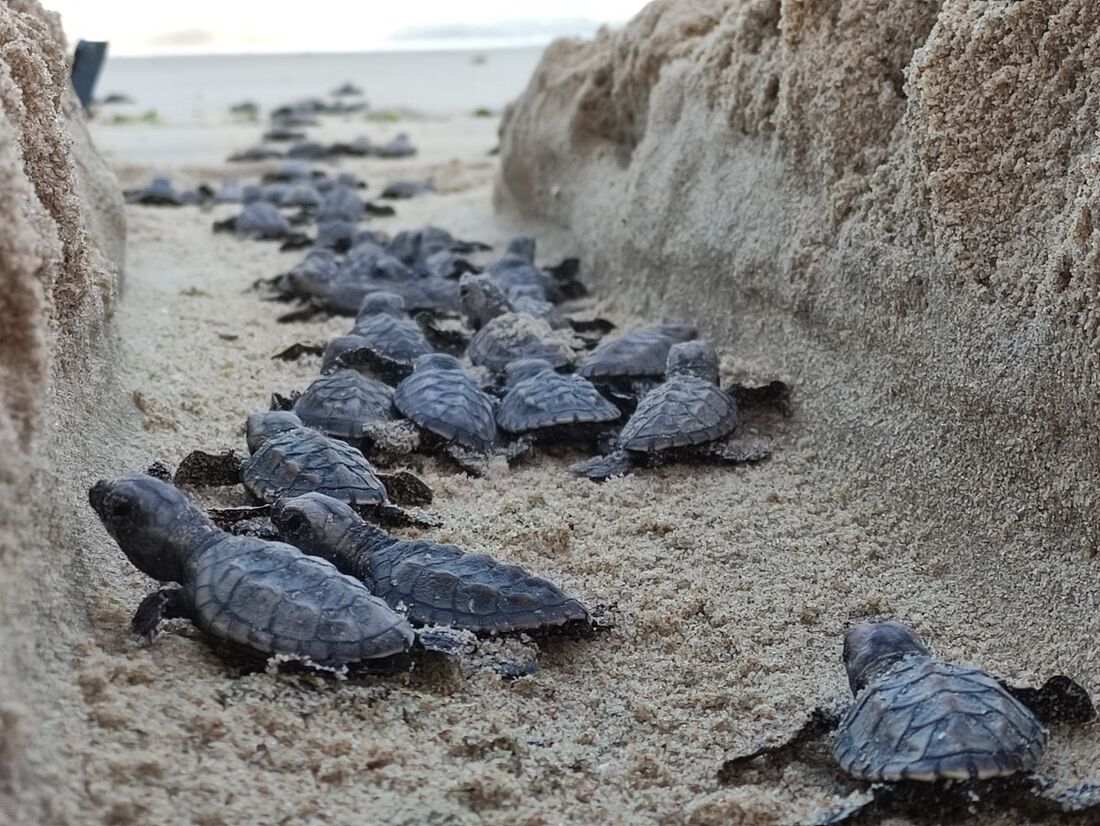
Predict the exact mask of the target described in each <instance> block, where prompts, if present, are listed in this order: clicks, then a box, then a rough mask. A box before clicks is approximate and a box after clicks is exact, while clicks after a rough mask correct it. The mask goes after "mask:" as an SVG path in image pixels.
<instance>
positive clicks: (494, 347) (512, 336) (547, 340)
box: [466, 313, 583, 373]
mask: <svg viewBox="0 0 1100 826" xmlns="http://www.w3.org/2000/svg"><path fill="white" fill-rule="evenodd" d="M581 349H583V345H581V343H580V342H579V341H577V340H576V339H574V338H573V335H572V333H570V332H569V331H568V330H555V329H554V328H552V327H551V326H550V325H549V324H548V323H547V322H546V321H544V320H543V319H541V318H536V317H534V316H532V315H528V314H527V313H504V315H499V316H497V317H496V318H494V319H492V320H491V321H490V322H489V323H488V324H486V325H485V326H484V327H482V328H481V329H480V330H478V331H477V332H476V333H474V334H473V335H472V336H471V337H470V344H469V347H468V348H467V351H466V354H467V355H468V356H469V358H470V361H471V362H472V363H473V364H475V365H476V366H478V367H484V368H486V369H488V370H492V371H493V372H495V373H501V372H503V371H504V369H505V368H506V367H507V366H508V365H509V364H511V363H512V362H514V361H519V360H521V359H543V360H544V361H548V362H550V364H551V366H553V367H554V368H558V367H566V366H568V365H571V364H572V363H573V362H574V361H575V360H576V357H577V352H578V351H579V350H581Z"/></svg>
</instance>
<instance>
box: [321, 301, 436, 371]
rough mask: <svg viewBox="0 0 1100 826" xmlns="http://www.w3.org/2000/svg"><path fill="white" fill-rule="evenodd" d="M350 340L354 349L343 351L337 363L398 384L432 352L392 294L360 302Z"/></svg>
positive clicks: (414, 323)
mask: <svg viewBox="0 0 1100 826" xmlns="http://www.w3.org/2000/svg"><path fill="white" fill-rule="evenodd" d="M350 337H352V338H354V339H356V344H357V346H356V349H354V350H345V351H344V352H343V353H342V354H341V356H340V362H341V363H343V364H346V365H347V366H349V367H354V368H359V367H361V366H364V365H365V366H367V367H369V368H370V369H371V370H373V371H374V372H376V373H377V374H378V375H380V376H381V377H382V378H383V379H385V380H386V381H390V382H394V383H396V382H399V381H401V380H402V379H404V378H405V377H406V376H408V375H409V374H410V373H411V372H412V371H413V365H414V364H415V363H416V360H417V359H418V358H420V357H421V356H424V355H427V354H429V353H431V352H432V347H431V345H430V344H428V340H427V339H426V338H425V337H424V333H423V331H421V329H420V327H419V325H417V323H416V322H415V321H413V320H412V319H411V318H409V317H408V315H407V314H406V313H405V301H404V299H403V298H401V296H399V295H396V294H394V293H388V292H381V293H373V294H371V295H368V296H367V297H366V298H364V299H363V304H362V306H361V307H360V308H359V314H358V316H356V319H355V326H354V327H352V329H351V334H350Z"/></svg>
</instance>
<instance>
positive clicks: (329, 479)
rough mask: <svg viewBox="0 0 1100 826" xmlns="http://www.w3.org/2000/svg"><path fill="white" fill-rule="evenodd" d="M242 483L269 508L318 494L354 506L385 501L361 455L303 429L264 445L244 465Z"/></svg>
mask: <svg viewBox="0 0 1100 826" xmlns="http://www.w3.org/2000/svg"><path fill="white" fill-rule="evenodd" d="M241 479H242V481H243V482H244V485H245V487H246V488H248V489H249V490H250V491H251V492H252V493H253V494H254V495H256V496H257V497H259V498H260V499H263V500H264V501H265V502H274V501H275V500H276V499H278V498H279V497H281V496H300V495H301V494H303V493H312V492H314V491H316V492H317V493H324V494H326V495H328V496H331V497H332V498H333V499H339V500H340V501H341V502H347V503H348V504H351V505H379V504H382V503H383V502H385V501H386V488H385V487H384V486H383V485H382V483H381V482H380V481H379V480H378V477H377V476H375V475H374V468H372V467H371V466H370V463H369V462H368V461H367V460H366V458H365V457H364V456H363V454H362V453H360V452H359V451H358V450H356V449H355V448H353V447H351V446H350V445H348V444H345V443H344V442H340V441H337V440H336V439H330V438H329V437H328V436H325V435H324V434H322V433H318V432H317V431H316V430H310V429H309V428H305V427H296V428H294V429H292V430H288V431H286V432H285V433H281V434H279V435H277V436H274V437H273V438H271V439H268V440H267V441H265V442H264V443H263V444H261V445H260V446H259V447H258V448H257V449H256V452H255V453H253V454H252V455H251V456H250V457H248V459H246V460H245V462H244V465H243V466H242V467H241Z"/></svg>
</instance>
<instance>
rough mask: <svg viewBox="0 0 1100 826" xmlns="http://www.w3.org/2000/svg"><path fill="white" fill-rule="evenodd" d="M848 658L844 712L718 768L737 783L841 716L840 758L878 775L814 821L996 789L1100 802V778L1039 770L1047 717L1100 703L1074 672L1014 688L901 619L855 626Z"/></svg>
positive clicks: (973, 797)
mask: <svg viewBox="0 0 1100 826" xmlns="http://www.w3.org/2000/svg"><path fill="white" fill-rule="evenodd" d="M843 658H844V667H845V669H846V670H847V672H848V683H849V685H850V686H851V689H852V694H853V695H854V696H855V702H854V703H853V704H852V705H851V706H849V707H848V709H847V710H846V711H845V712H844V714H843V715H842V716H838V715H836V714H834V713H832V712H830V711H828V710H825V709H818V710H817V711H816V712H815V713H814V714H813V715H812V717H811V720H810V721H809V722H808V723H807V724H806V725H804V726H803V728H802V729H801V730H800V731H799V732H798V733H797V734H796V735H795V736H794V737H793V738H792V739H791V740H790V741H789V742H787V743H784V744H781V745H779V746H769V747H765V748H762V749H758V750H757V751H754V752H753V753H751V754H747V755H742V756H738V757H734V758H732V759H730V760H727V761H726V763H725V764H724V766H723V768H722V771H721V772H720V779H722V780H723V781H725V782H734V781H735V780H736V775H737V773H738V772H739V771H740V770H741V769H743V768H745V767H746V766H747V765H748V764H749V763H750V762H752V761H754V760H757V759H758V758H761V757H764V756H771V757H775V756H779V755H783V754H786V753H788V752H792V751H793V750H794V749H795V748H796V747H797V746H798V745H799V744H801V743H802V742H804V741H806V740H810V739H813V738H816V737H819V736H821V735H822V734H824V733H826V732H827V731H829V730H830V729H832V728H834V727H835V728H836V733H835V735H834V736H833V738H832V741H831V744H830V751H831V754H832V757H833V759H834V760H836V762H837V764H838V765H839V766H840V768H841V769H842V770H843V771H844V772H845V773H847V774H848V775H850V776H851V777H854V778H856V779H858V780H862V781H867V782H869V783H870V784H871V785H870V786H869V788H868V789H867V790H866V792H864V793H862V794H855V795H852V796H850V797H849V799H848V800H846V801H845V802H844V803H843V804H841V805H840V806H838V807H836V808H834V809H831V810H829V811H827V812H823V813H821V814H820V815H819V816H818V817H817V818H816V819H815V820H814V821H813V822H814V823H816V824H836V823H843V822H845V821H848V820H850V819H853V818H855V817H856V816H867V815H870V814H872V813H877V814H879V815H882V814H885V813H886V810H888V809H897V808H901V807H904V806H905V805H906V804H909V805H919V806H920V807H921V808H922V809H925V810H927V808H928V806H929V803H930V802H935V803H936V804H938V807H939V811H940V813H941V816H945V815H946V813H947V811H948V810H949V809H951V808H954V807H956V806H959V807H961V808H962V809H963V810H964V811H973V806H974V804H975V803H977V802H979V801H982V800H985V799H993V798H996V797H1004V798H1009V799H1012V801H1013V802H1016V803H1017V804H1022V805H1024V806H1027V807H1029V808H1036V809H1038V808H1045V809H1046V810H1047V812H1048V813H1049V812H1051V811H1062V812H1081V811H1085V810H1087V809H1092V808H1098V807H1100V786H1096V785H1094V784H1089V783H1083V784H1079V785H1078V786H1075V787H1071V788H1069V789H1066V790H1063V791H1061V792H1054V791H1053V789H1054V786H1055V783H1054V781H1053V780H1052V779H1051V778H1048V777H1044V776H1042V775H1039V774H1036V773H1035V772H1034V769H1035V767H1036V765H1038V763H1039V759H1040V757H1041V756H1042V753H1043V749H1044V747H1045V746H1046V742H1047V730H1046V728H1045V727H1044V725H1043V720H1041V719H1040V717H1043V718H1045V721H1046V722H1058V721H1062V722H1068V721H1071V720H1072V721H1074V722H1084V721H1086V720H1088V719H1091V717H1093V716H1094V714H1095V712H1094V710H1093V707H1092V702H1091V700H1089V698H1088V695H1087V694H1086V693H1085V691H1084V689H1082V688H1081V687H1080V686H1078V685H1077V684H1076V683H1074V682H1073V681H1072V680H1069V679H1068V678H1066V677H1055V678H1052V679H1051V680H1050V681H1048V682H1047V684H1046V686H1044V688H1043V689H1040V690H1039V691H1034V690H1032V689H1010V688H1008V687H1007V686H1006V685H1005V684H1004V683H1002V682H1000V681H999V680H997V679H996V678H994V677H992V676H990V675H989V674H988V673H986V672H985V671H982V670H981V669H980V668H976V667H974V666H968V665H959V664H956V663H951V662H945V661H943V660H939V659H936V658H935V657H933V656H932V655H931V654H930V653H929V651H928V649H927V648H926V647H925V645H924V643H923V642H922V641H921V639H920V637H918V636H917V634H916V632H915V631H913V629H911V628H910V627H909V626H907V625H905V624H903V623H901V622H897V621H893V620H891V621H888V622H873V623H872V622H864V623H859V624H857V625H855V626H853V627H852V628H850V629H849V630H848V632H847V634H846V635H845V637H844V655H843ZM1025 698H1028V699H1030V700H1031V701H1032V703H1031V706H1030V707H1029V704H1028V703H1027V702H1026V701H1024V700H1025ZM933 784H934V785H933ZM933 795H935V797H933Z"/></svg>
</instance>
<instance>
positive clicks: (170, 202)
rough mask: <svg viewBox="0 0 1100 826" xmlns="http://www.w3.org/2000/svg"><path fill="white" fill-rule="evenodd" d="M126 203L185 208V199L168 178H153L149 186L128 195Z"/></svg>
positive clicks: (132, 191)
mask: <svg viewBox="0 0 1100 826" xmlns="http://www.w3.org/2000/svg"><path fill="white" fill-rule="evenodd" d="M126 203H128V204H144V205H145V206H183V204H184V199H183V198H182V197H181V195H180V193H178V192H176V190H175V188H174V187H173V186H172V182H171V181H170V180H169V179H168V178H153V180H152V181H151V182H150V183H149V185H148V186H145V187H142V188H141V189H135V190H131V191H130V192H127V193H126Z"/></svg>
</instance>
